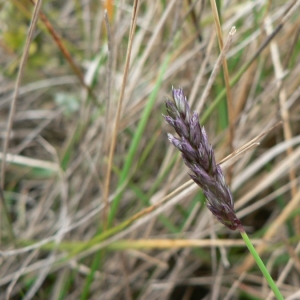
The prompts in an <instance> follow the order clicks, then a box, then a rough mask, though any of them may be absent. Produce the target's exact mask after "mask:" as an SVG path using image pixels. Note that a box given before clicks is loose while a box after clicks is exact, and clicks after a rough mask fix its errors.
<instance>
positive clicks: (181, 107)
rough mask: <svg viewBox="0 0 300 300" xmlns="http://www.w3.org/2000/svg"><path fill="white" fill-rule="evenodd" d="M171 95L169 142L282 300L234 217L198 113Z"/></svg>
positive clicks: (180, 96)
mask: <svg viewBox="0 0 300 300" xmlns="http://www.w3.org/2000/svg"><path fill="white" fill-rule="evenodd" d="M172 92H173V99H174V101H171V100H167V101H166V107H167V111H168V116H165V119H166V121H167V122H168V123H169V124H170V125H171V126H172V127H173V128H174V129H175V131H176V132H177V134H178V136H179V137H178V138H177V137H174V136H173V135H172V134H170V133H169V134H168V138H169V140H170V142H171V143H172V144H173V145H174V146H175V147H176V148H177V149H178V150H179V151H180V152H181V154H182V158H183V160H184V163H185V164H186V165H187V167H188V168H189V169H190V170H191V171H192V173H191V174H190V176H191V178H192V179H193V180H194V181H195V182H196V183H197V184H198V185H199V186H200V187H201V188H202V190H203V193H204V195H205V197H206V205H207V207H208V209H209V210H210V211H211V212H212V213H213V215H214V216H215V217H216V218H217V219H218V220H219V222H221V223H222V224H224V225H225V226H227V227H228V228H229V229H231V230H236V229H238V230H239V231H240V234H241V236H242V238H243V240H244V241H245V244H246V245H247V247H248V249H249V251H250V252H251V254H252V256H253V258H254V259H255V261H256V263H257V265H258V267H259V268H260V270H261V271H262V273H263V275H264V277H265V278H266V280H267V282H268V283H269V286H270V287H271V289H272V291H273V292H274V294H275V296H276V298H277V299H278V300H283V296H282V295H281V293H280V291H279V289H278V287H277V286H276V284H275V282H274V280H273V279H272V277H271V275H270V273H269V272H268V270H267V268H266V266H265V265H264V263H263V261H262V260H261V258H260V256H259V255H258V253H257V251H256V250H255V248H254V247H253V245H252V243H251V241H250V239H249V238H248V235H247V233H246V232H245V230H244V228H243V226H242V224H241V221H240V220H239V219H238V218H237V216H236V214H235V211H234V204H233V199H232V195H231V192H230V189H229V187H228V186H227V185H226V182H225V178H224V175H223V172H222V169H221V167H220V166H219V165H217V164H216V160H215V155H214V151H213V149H212V146H211V145H210V144H209V142H208V139H207V135H206V132H205V129H204V127H202V128H201V126H200V124H199V116H198V114H197V112H193V114H191V112H190V107H189V104H188V102H187V99H186V97H185V96H184V94H183V90H182V89H173V90H172Z"/></svg>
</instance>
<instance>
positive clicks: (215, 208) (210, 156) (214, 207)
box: [165, 89, 242, 230]
mask: <svg viewBox="0 0 300 300" xmlns="http://www.w3.org/2000/svg"><path fill="white" fill-rule="evenodd" d="M172 92H173V99H174V101H171V100H167V101H166V107H167V111H168V116H165V119H166V121H167V122H168V123H169V124H170V125H171V126H172V127H173V128H174V129H175V131H176V132H177V134H178V136H179V138H176V137H174V136H173V135H172V134H170V133H169V134H168V138H169V140H170V142H171V143H172V144H173V145H174V146H175V147H176V148H177V149H178V150H179V151H180V152H181V153H182V158H183V160H184V163H185V164H186V165H187V167H188V168H189V169H190V170H191V171H192V174H190V176H191V178H192V179H193V180H194V181H195V183H197V184H198V185H199V186H200V187H201V188H202V190H203V193H204V195H205V197H206V200H207V201H206V204H207V207H208V209H209V210H210V211H211V212H212V213H213V215H214V216H215V217H216V218H217V219H218V220H219V222H221V223H222V224H224V225H225V226H227V227H228V228H229V229H231V230H236V229H238V228H239V227H242V225H241V222H240V220H239V219H238V218H237V216H236V214H235V211H234V204H233V199H232V195H231V192H230V189H229V187H228V186H227V185H226V182H225V179H224V175H223V172H222V169H221V167H220V166H219V165H217V164H216V160H215V155H214V151H213V149H212V146H211V145H210V144H209V142H208V139H207V135H206V132H205V129H204V127H202V128H201V126H200V124H199V116H198V114H197V112H193V114H191V112H190V107H189V104H188V102H187V99H186V97H185V96H184V93H183V90H182V89H173V90H172Z"/></svg>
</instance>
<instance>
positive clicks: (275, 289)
mask: <svg viewBox="0 0 300 300" xmlns="http://www.w3.org/2000/svg"><path fill="white" fill-rule="evenodd" d="M239 230H240V233H241V236H242V238H243V240H244V241H245V244H246V245H247V247H248V249H249V251H250V253H251V254H252V256H253V258H254V259H255V261H256V263H257V265H258V266H259V268H260V270H261V272H262V273H263V275H264V277H265V278H266V280H267V282H268V284H269V286H270V288H271V289H272V291H273V293H274V294H275V296H276V298H277V299H280V300H284V298H283V296H282V295H281V293H280V291H279V289H278V287H277V285H276V283H275V282H274V280H273V279H272V277H271V275H270V273H269V271H268V270H267V268H266V266H265V265H264V263H263V261H262V260H261V258H260V256H259V255H258V253H257V252H256V250H255V248H254V247H253V245H252V243H251V241H250V239H249V237H248V235H247V233H246V232H245V230H244V229H243V228H239Z"/></svg>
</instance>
